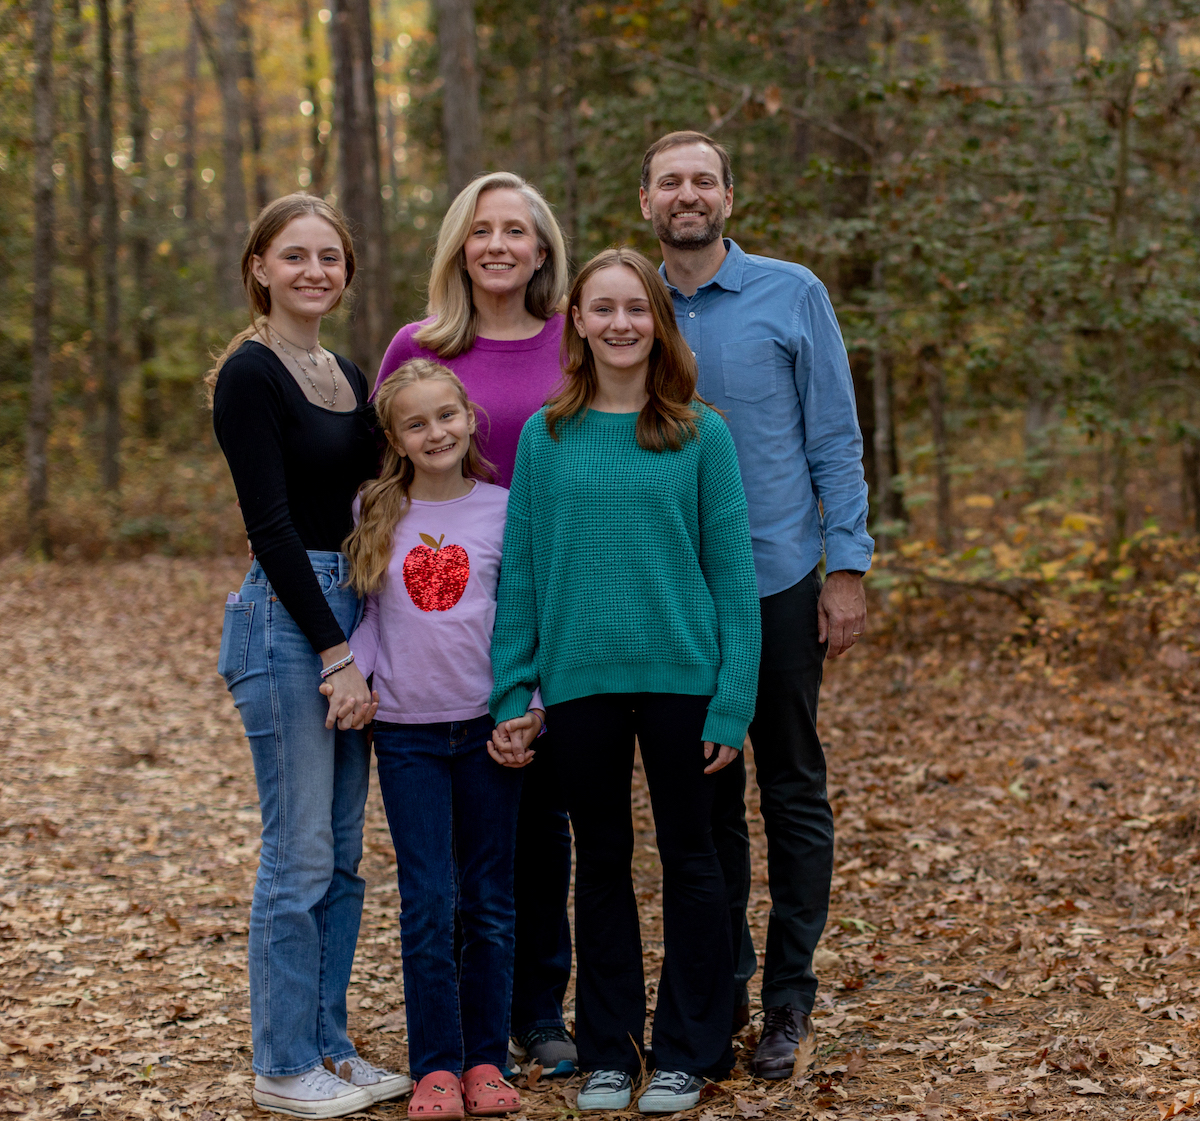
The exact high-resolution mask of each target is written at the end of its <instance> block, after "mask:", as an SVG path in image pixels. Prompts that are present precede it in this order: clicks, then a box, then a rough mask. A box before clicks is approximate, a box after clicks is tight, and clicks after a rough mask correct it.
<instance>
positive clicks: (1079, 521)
mask: <svg viewBox="0 0 1200 1121" xmlns="http://www.w3.org/2000/svg"><path fill="white" fill-rule="evenodd" d="M1103 524H1104V521H1103V519H1102V518H1098V517H1096V515H1095V514H1084V513H1082V512H1081V511H1077V510H1076V511H1072V512H1071V513H1069V514H1064V515H1063V520H1062V527H1063V529H1066V530H1070V531H1071V532H1072V533H1085V532H1086V531H1087V530H1089V529H1093V528H1095V527H1097V526H1101V525H1103Z"/></svg>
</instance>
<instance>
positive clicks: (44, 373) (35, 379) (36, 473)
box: [25, 0, 54, 558]
mask: <svg viewBox="0 0 1200 1121" xmlns="http://www.w3.org/2000/svg"><path fill="white" fill-rule="evenodd" d="M33 20H34V23H33V54H34V61H35V66H36V70H35V71H34V78H33V148H34V166H33V323H32V334H33V337H32V339H31V340H30V352H31V353H30V357H31V371H30V379H29V418H28V427H27V432H26V437H25V464H26V471H27V477H28V486H29V492H28V493H29V546H30V550H31V551H32V552H33V553H34V555H40V556H43V557H47V558H48V557H49V556H50V532H49V526H48V525H47V518H46V506H47V493H48V485H49V471H48V468H47V462H46V445H47V443H48V440H49V436H50V404H51V382H50V330H51V313H52V305H53V299H54V3H53V0H36V2H35V4H34V8H33Z"/></svg>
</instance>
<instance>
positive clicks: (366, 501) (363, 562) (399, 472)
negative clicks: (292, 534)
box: [342, 358, 495, 596]
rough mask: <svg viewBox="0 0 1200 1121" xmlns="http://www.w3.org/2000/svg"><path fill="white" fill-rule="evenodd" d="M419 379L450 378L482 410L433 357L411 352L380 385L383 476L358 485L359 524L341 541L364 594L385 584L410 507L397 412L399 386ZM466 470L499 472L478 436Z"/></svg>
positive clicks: (488, 476)
mask: <svg viewBox="0 0 1200 1121" xmlns="http://www.w3.org/2000/svg"><path fill="white" fill-rule="evenodd" d="M419 381H446V382H449V383H450V384H451V385H452V386H454V388H455V389H456V390H457V391H458V399H459V401H460V402H461V403H462V406H463V408H464V409H466V410H467V412H469V413H474V414H476V416H478V414H479V412H480V411H481V410H480V409H479V408H478V406H476V405H473V404H472V403H471V402H470V400H469V399H468V398H467V391H466V389H465V388H464V386H463V383H462V382H461V381H459V380H458V377H457V376H456V375H455V373H454V371H453V370H451V369H448V368H447V367H445V366H443V365H442V364H441V363H440V362H434V361H432V360H431V359H429V358H410V359H409V360H408V361H407V362H405V363H404V365H403V366H401V367H400V368H399V369H398V370H397V371H396V372H395V373H394V374H391V375H389V376H388V378H387V379H386V380H385V381H384V383H383V385H381V386H380V387H379V391H378V392H377V393H376V394H375V412H376V413H377V414H378V416H379V426H380V428H381V429H382V430H383V432H384V434H385V435H386V437H387V449H386V450H385V451H384V453H383V466H382V467H381V468H380V471H379V478H377V479H368V480H367V481H366V482H365V483H363V485H362V486H361V487H359V488H358V501H359V510H358V524H357V525H356V526H355V527H354V528H353V529H352V530H351V531H350V536H349V537H347V538H346V542H345V544H344V545H343V546H342V551H343V552H344V553H345V554H346V556H348V557H349V558H350V585H351V587H353V588H354V590H355V591H356V592H358V594H359V595H360V596H364V595H366V594H367V593H368V592H375V591H378V590H379V588H380V587H381V586H382V585H383V581H384V579H385V578H386V576H387V570H388V565H389V564H390V563H391V560H392V545H393V543H394V541H395V535H396V526H397V525H399V524H400V519H401V518H402V517H404V514H405V512H406V511H407V510H408V505H409V501H410V499H409V497H408V490H409V487H411V486H412V481H413V475H414V474H415V471H414V470H413V463H412V460H411V459H410V458H409V457H408V456H406V455H401V454H400V453H399V451H397V449H396V438H395V436H394V435H393V432H394V430H395V426H394V421H395V417H394V416H393V412H394V410H395V406H396V398H397V397H398V396H399V395H400V392H401V391H402V390H405V389H407V388H408V387H409V386H410V385H415V384H416V383H417V382H419ZM462 473H463V477H464V478H467V479H482V480H483V481H484V482H487V483H490V482H492V480H493V479H494V478H495V472H494V470H493V468H492V465H491V464H490V463H489V462H488V461H487V460H486V459H484V458H483V455H482V454H481V453H480V451H479V445H478V444H477V443H476V442H475V441H474V440H470V442H469V443H468V445H467V455H466V458H465V459H464V460H463V464H462Z"/></svg>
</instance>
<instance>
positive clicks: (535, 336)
mask: <svg viewBox="0 0 1200 1121" xmlns="http://www.w3.org/2000/svg"><path fill="white" fill-rule="evenodd" d="M567 272H568V264H567V252H566V247H565V245H564V243H563V236H562V231H561V230H560V229H559V226H558V223H557V222H556V221H555V218H554V213H553V211H551V209H550V207H549V205H548V204H547V203H546V200H545V199H544V198H543V197H542V196H541V194H540V193H539V192H538V191H537V189H536V188H534V187H533V186H531V185H530V184H529V183H527V182H526V181H525V180H524V179H522V178H520V177H519V176H517V175H512V174H510V173H508V172H504V171H498V172H491V173H489V174H487V175H480V176H478V177H477V178H476V179H474V180H472V181H471V182H470V183H469V184H468V185H467V186H466V187H464V188H463V190H462V191H461V192H459V194H458V197H457V198H455V200H454V202H453V203H451V204H450V208H449V209H448V210H447V211H446V217H445V219H444V220H443V221H442V226H441V229H440V231H439V232H438V239H437V248H436V250H435V251H434V257H433V268H432V270H431V272H430V276H429V305H428V308H427V316H428V317H427V318H426V319H423V320H421V321H420V322H419V323H409V324H408V325H407V326H405V327H402V328H401V329H400V331H399V332H398V333H397V335H396V337H395V338H394V339H393V340H392V344H391V346H389V347H388V349H387V353H386V354H385V355H384V358H383V362H382V363H381V364H380V367H379V377H378V379H377V381H376V383H375V384H376V390H377V391H378V388H379V386H380V385H382V384H383V381H384V379H385V378H386V377H387V376H388V375H389V374H391V373H392V372H393V371H395V370H397V369H399V368H400V366H402V365H403V364H404V363H405V362H407V361H408V360H409V359H411V358H428V359H432V360H433V361H436V362H440V363H441V364H442V365H444V366H447V367H448V368H450V369H451V370H453V371H454V372H455V374H457V375H458V377H459V378H460V379H461V380H462V382H463V384H464V385H465V386H466V389H467V394H468V396H469V397H470V399H471V400H472V401H474V402H475V403H476V404H477V405H478V406H479V409H480V416H479V429H480V430H479V432H478V433H477V434H476V436H475V439H476V441H477V442H478V443H479V445H480V449H481V451H482V452H483V454H484V455H486V456H487V458H488V459H489V460H490V461H491V463H492V464H493V465H494V467H495V469H496V482H498V483H499V484H500V485H501V486H508V484H509V480H510V479H511V478H512V471H513V463H514V462H515V460H516V455H517V440H518V439H519V437H520V435H521V428H522V427H523V426H524V424H525V422H526V421H527V420H528V419H529V418H530V417H531V416H533V414H534V413H536V412H537V411H538V409H540V408H541V407H542V405H543V404H545V402H546V399H547V398H548V397H549V396H550V395H551V394H552V393H553V392H554V391H555V390H556V389H557V388H558V386H559V383H560V382H561V380H562V367H561V364H560V361H559V352H560V349H561V345H562V334H563V317H562V315H561V314H560V312H559V310H558V309H559V305H560V303H561V302H562V300H563V297H564V296H565V295H566V291H567V281H568V279H569V278H568V275H567ZM551 736H553V733H552V732H551V733H549V735H548V736H547V740H548V739H549V738H550V737H551ZM570 883H571V832H570V827H569V825H568V820H567V808H566V800H565V798H564V797H563V794H562V792H561V791H560V790H559V789H558V787H557V784H556V783H555V782H554V778H553V776H552V775H551V773H550V769H549V767H548V766H547V765H546V764H545V762H544V760H539V761H538V762H536V763H534V764H533V765H532V766H530V767H528V768H527V769H526V771H525V777H524V786H523V789H522V793H521V808H520V812H519V813H518V816H517V856H516V872H515V880H514V885H515V886H514V891H515V896H516V909H517V927H516V959H515V963H514V966H513V999H512V1032H513V1035H514V1037H515V1038H516V1041H517V1051H518V1054H519V1055H523V1057H524V1058H525V1059H526V1060H527V1061H528V1063H529V1064H530V1065H533V1064H537V1065H538V1066H540V1067H541V1068H542V1077H543V1078H547V1077H554V1076H565V1075H569V1074H572V1073H574V1071H575V1069H576V1059H577V1052H576V1049H575V1042H574V1040H573V1039H572V1038H571V1036H570V1035H569V1034H568V1032H567V1030H566V1027H565V1026H564V1023H563V997H564V996H565V994H566V990H567V982H568V980H569V978H570V976H571V929H570V926H569V924H568V921H567V895H568V892H569V889H570Z"/></svg>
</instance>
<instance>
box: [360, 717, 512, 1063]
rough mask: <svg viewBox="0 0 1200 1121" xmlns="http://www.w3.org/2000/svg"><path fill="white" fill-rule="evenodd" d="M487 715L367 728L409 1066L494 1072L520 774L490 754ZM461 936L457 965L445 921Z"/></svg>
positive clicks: (502, 1047) (504, 995)
mask: <svg viewBox="0 0 1200 1121" xmlns="http://www.w3.org/2000/svg"><path fill="white" fill-rule="evenodd" d="M491 732H492V721H491V719H490V718H489V717H487V716H481V717H479V718H478V719H475V720H466V721H461V722H458V721H455V722H454V723H445V724H388V723H384V722H382V721H377V722H376V724H375V756H376V758H377V760H378V762H379V789H380V792H381V793H382V795H383V805H384V809H385V810H386V811H387V817H388V825H389V826H390V827H391V831H392V844H393V845H395V848H396V868H397V878H398V879H399V882H400V908H401V910H400V943H401V948H402V951H403V961H404V994H405V1000H406V1007H407V1015H408V1066H409V1072H410V1073H411V1074H412V1076H413V1077H414V1078H421V1077H423V1076H424V1075H426V1074H430V1073H432V1072H433V1071H435V1070H448V1071H450V1072H451V1073H452V1074H456V1075H461V1074H462V1072H463V1071H464V1070H469V1069H470V1068H471V1067H473V1066H478V1065H479V1064H480V1063H490V1064H492V1065H494V1066H503V1064H504V1061H505V1059H506V1057H507V1055H508V1015H509V1002H510V1001H511V1000H512V972H513V942H514V939H513V926H514V918H513V851H514V849H515V846H516V835H517V807H518V805H519V804H520V800H521V772H520V771H519V770H510V769H507V768H505V767H501V766H500V765H499V764H498V763H496V762H494V761H493V760H492V759H491V758H490V757H489V755H488V753H487V741H488V736H490V735H491ZM456 910H457V912H458V915H459V921H460V923H461V928H462V957H461V962H460V963H458V964H457V965H456V963H455V954H454V919H455V912H456Z"/></svg>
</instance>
